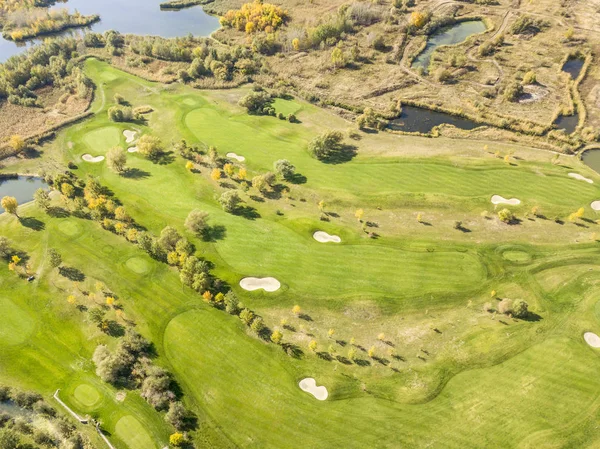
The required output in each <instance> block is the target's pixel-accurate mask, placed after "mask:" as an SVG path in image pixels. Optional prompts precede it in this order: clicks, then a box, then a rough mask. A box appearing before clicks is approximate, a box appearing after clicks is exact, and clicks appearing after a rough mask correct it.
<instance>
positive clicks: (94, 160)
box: [81, 154, 104, 163]
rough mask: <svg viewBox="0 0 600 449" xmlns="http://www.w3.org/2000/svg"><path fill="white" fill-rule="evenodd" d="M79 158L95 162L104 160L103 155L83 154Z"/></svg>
mask: <svg viewBox="0 0 600 449" xmlns="http://www.w3.org/2000/svg"><path fill="white" fill-rule="evenodd" d="M81 159H83V160H84V161H86V162H92V163H96V162H102V161H103V160H104V156H96V157H94V156H92V155H91V154H84V155H83V156H81Z"/></svg>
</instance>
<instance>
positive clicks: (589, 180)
mask: <svg viewBox="0 0 600 449" xmlns="http://www.w3.org/2000/svg"><path fill="white" fill-rule="evenodd" d="M569 176H570V177H571V178H575V179H579V180H580V181H585V182H587V183H589V184H593V183H594V181H593V180H591V179H590V178H586V177H585V176H581V175H580V174H579V173H569Z"/></svg>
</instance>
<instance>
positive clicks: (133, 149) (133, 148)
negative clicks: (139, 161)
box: [127, 147, 140, 153]
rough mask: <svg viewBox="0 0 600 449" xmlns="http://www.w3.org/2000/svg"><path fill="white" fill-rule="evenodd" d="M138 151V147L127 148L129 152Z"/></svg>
mask: <svg viewBox="0 0 600 449" xmlns="http://www.w3.org/2000/svg"><path fill="white" fill-rule="evenodd" d="M138 151H140V150H138V147H131V148H127V152H128V153H137V152H138Z"/></svg>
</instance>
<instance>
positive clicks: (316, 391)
mask: <svg viewBox="0 0 600 449" xmlns="http://www.w3.org/2000/svg"><path fill="white" fill-rule="evenodd" d="M298 386H299V387H300V389H301V390H302V391H306V392H307V393H310V394H312V395H313V396H314V397H315V398H316V399H318V400H319V401H324V400H325V399H327V396H329V393H328V392H327V388H325V387H323V386H320V387H317V381H316V380H314V379H313V378H312V377H307V378H306V379H302V380H301V381H300V383H298Z"/></svg>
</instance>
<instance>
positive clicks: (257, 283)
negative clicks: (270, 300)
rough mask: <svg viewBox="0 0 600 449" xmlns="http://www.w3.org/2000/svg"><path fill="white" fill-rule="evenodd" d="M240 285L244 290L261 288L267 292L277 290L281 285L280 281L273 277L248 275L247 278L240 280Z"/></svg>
mask: <svg viewBox="0 0 600 449" xmlns="http://www.w3.org/2000/svg"><path fill="white" fill-rule="evenodd" d="M240 287H242V288H243V289H244V290H248V291H250V292H252V291H254V290H258V289H260V288H262V289H263V290H264V291H267V292H274V291H277V290H279V287H281V283H280V282H279V281H278V280H277V279H275V278H271V277H268V278H253V277H249V278H244V279H242V280H241V281H240Z"/></svg>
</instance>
